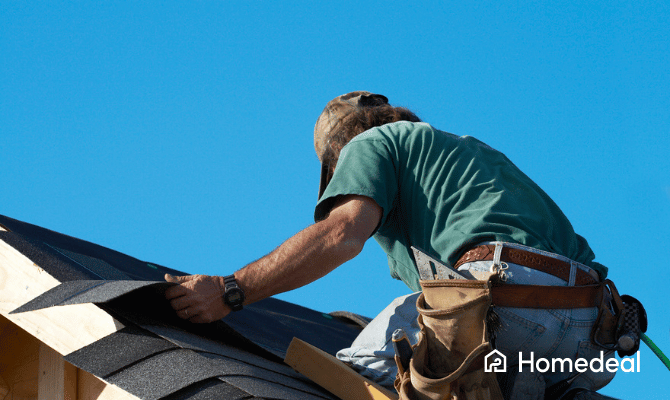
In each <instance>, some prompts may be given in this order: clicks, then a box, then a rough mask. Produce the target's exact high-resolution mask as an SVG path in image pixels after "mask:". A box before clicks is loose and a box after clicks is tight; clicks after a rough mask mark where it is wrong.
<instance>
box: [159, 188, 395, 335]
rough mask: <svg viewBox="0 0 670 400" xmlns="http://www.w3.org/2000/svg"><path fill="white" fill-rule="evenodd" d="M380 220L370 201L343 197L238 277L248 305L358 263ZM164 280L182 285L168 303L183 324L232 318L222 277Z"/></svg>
mask: <svg viewBox="0 0 670 400" xmlns="http://www.w3.org/2000/svg"><path fill="white" fill-rule="evenodd" d="M381 214H382V210H381V208H380V207H379V206H378V205H377V204H376V203H375V202H374V201H373V200H371V199H368V198H365V197H362V196H354V195H350V196H346V197H344V198H343V199H341V200H340V202H339V203H338V205H337V206H336V207H335V208H334V209H333V211H332V212H331V213H330V216H329V217H328V218H327V219H325V220H324V221H321V222H319V223H317V224H314V225H312V226H309V227H308V228H306V229H304V230H303V231H301V232H299V233H297V234H296V235H295V236H293V237H292V238H290V239H288V240H287V241H286V242H284V244H282V245H281V246H279V247H278V248H277V249H275V250H274V251H273V252H272V253H270V254H268V255H267V256H265V257H263V258H261V259H260V260H258V261H256V262H253V263H251V264H249V265H247V266H246V267H244V268H242V269H241V270H239V271H237V272H236V273H235V279H236V280H237V284H238V285H239V286H240V287H241V288H242V290H244V293H245V303H246V304H249V303H253V302H255V301H258V300H262V299H264V298H266V297H270V296H272V295H275V294H278V293H282V292H286V291H288V290H292V289H296V288H299V287H301V286H304V285H306V284H308V283H310V282H313V281H315V280H317V279H319V278H321V277H322V276H324V275H326V274H327V273H329V272H330V271H332V270H333V269H335V268H337V267H338V266H339V265H341V264H342V263H344V262H345V261H348V260H350V259H352V258H354V257H355V256H356V255H357V254H358V253H360V251H361V250H362V249H363V244H364V243H365V241H366V240H367V239H368V238H369V237H370V235H371V234H372V232H373V231H374V229H375V227H376V226H377V224H378V223H379V220H380V218H381ZM165 279H166V280H167V281H169V282H175V283H178V284H179V285H177V286H173V287H170V288H168V290H167V291H166V292H165V297H166V298H167V299H168V300H169V301H170V305H171V306H172V308H173V309H174V310H175V311H176V312H177V315H178V316H179V317H180V318H183V319H188V320H189V321H191V322H198V323H203V322H211V321H215V320H217V319H220V318H223V317H225V316H226V315H228V313H230V311H231V310H230V307H228V306H227V305H226V304H224V302H223V301H222V299H221V296H222V293H223V290H224V278H223V277H221V276H209V275H191V276H182V277H173V276H170V275H166V276H165Z"/></svg>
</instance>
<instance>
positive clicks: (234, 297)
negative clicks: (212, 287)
mask: <svg viewBox="0 0 670 400" xmlns="http://www.w3.org/2000/svg"><path fill="white" fill-rule="evenodd" d="M224 299H225V302H226V304H228V305H230V306H237V305H240V306H241V305H242V303H243V302H244V292H243V291H242V289H240V288H236V287H234V288H231V289H228V290H227V291H226V294H225V297H224Z"/></svg>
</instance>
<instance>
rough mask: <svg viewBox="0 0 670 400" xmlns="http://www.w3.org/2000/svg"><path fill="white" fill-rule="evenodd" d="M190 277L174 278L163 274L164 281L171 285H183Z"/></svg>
mask: <svg viewBox="0 0 670 400" xmlns="http://www.w3.org/2000/svg"><path fill="white" fill-rule="evenodd" d="M191 279H192V277H190V276H174V275H170V274H165V280H166V281H168V282H172V283H184V282H186V281H190V280H191Z"/></svg>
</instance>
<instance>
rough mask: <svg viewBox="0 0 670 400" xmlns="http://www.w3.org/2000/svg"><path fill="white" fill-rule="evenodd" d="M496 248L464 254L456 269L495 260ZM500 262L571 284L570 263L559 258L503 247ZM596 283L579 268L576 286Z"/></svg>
mask: <svg viewBox="0 0 670 400" xmlns="http://www.w3.org/2000/svg"><path fill="white" fill-rule="evenodd" d="M495 248H496V247H495V245H490V244H484V245H481V246H477V247H475V248H473V249H471V250H469V251H467V252H465V254H463V255H462V256H461V258H459V259H458V261H457V262H456V264H454V269H458V267H460V266H461V265H463V264H465V263H469V262H474V261H489V260H493V254H494V252H495ZM500 260H501V261H504V262H509V263H513V264H517V265H521V266H524V267H528V268H532V269H535V270H538V271H542V272H545V273H547V274H550V275H553V276H555V277H557V278H560V279H563V280H564V281H566V282H570V268H571V265H570V263H569V262H566V261H563V260H559V259H557V258H553V257H549V256H545V255H542V254H537V253H533V252H530V251H525V250H522V249H517V248H513V247H505V246H504V245H503V248H502V254H501V255H500ZM596 283H598V280H597V279H596V278H594V277H593V276H591V275H590V274H589V273H588V272H586V271H584V270H582V269H580V268H577V276H576V277H575V286H583V285H592V284H596ZM515 286H520V285H515ZM566 308H569V307H566Z"/></svg>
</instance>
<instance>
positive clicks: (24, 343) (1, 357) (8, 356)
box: [0, 316, 40, 400]
mask: <svg viewBox="0 0 670 400" xmlns="http://www.w3.org/2000/svg"><path fill="white" fill-rule="evenodd" d="M0 324H1V325H3V330H2V332H0V376H2V378H3V379H4V381H5V384H6V385H7V387H8V388H9V393H7V394H6V396H5V397H6V399H5V400H16V399H33V400H34V399H36V398H37V371H38V367H39V346H40V342H39V341H38V340H37V339H35V338H34V337H32V336H31V335H29V334H28V333H27V332H25V331H24V330H23V329H21V328H19V327H18V326H16V325H14V324H12V323H11V322H9V321H8V320H7V319H5V318H4V317H2V316H0Z"/></svg>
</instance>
